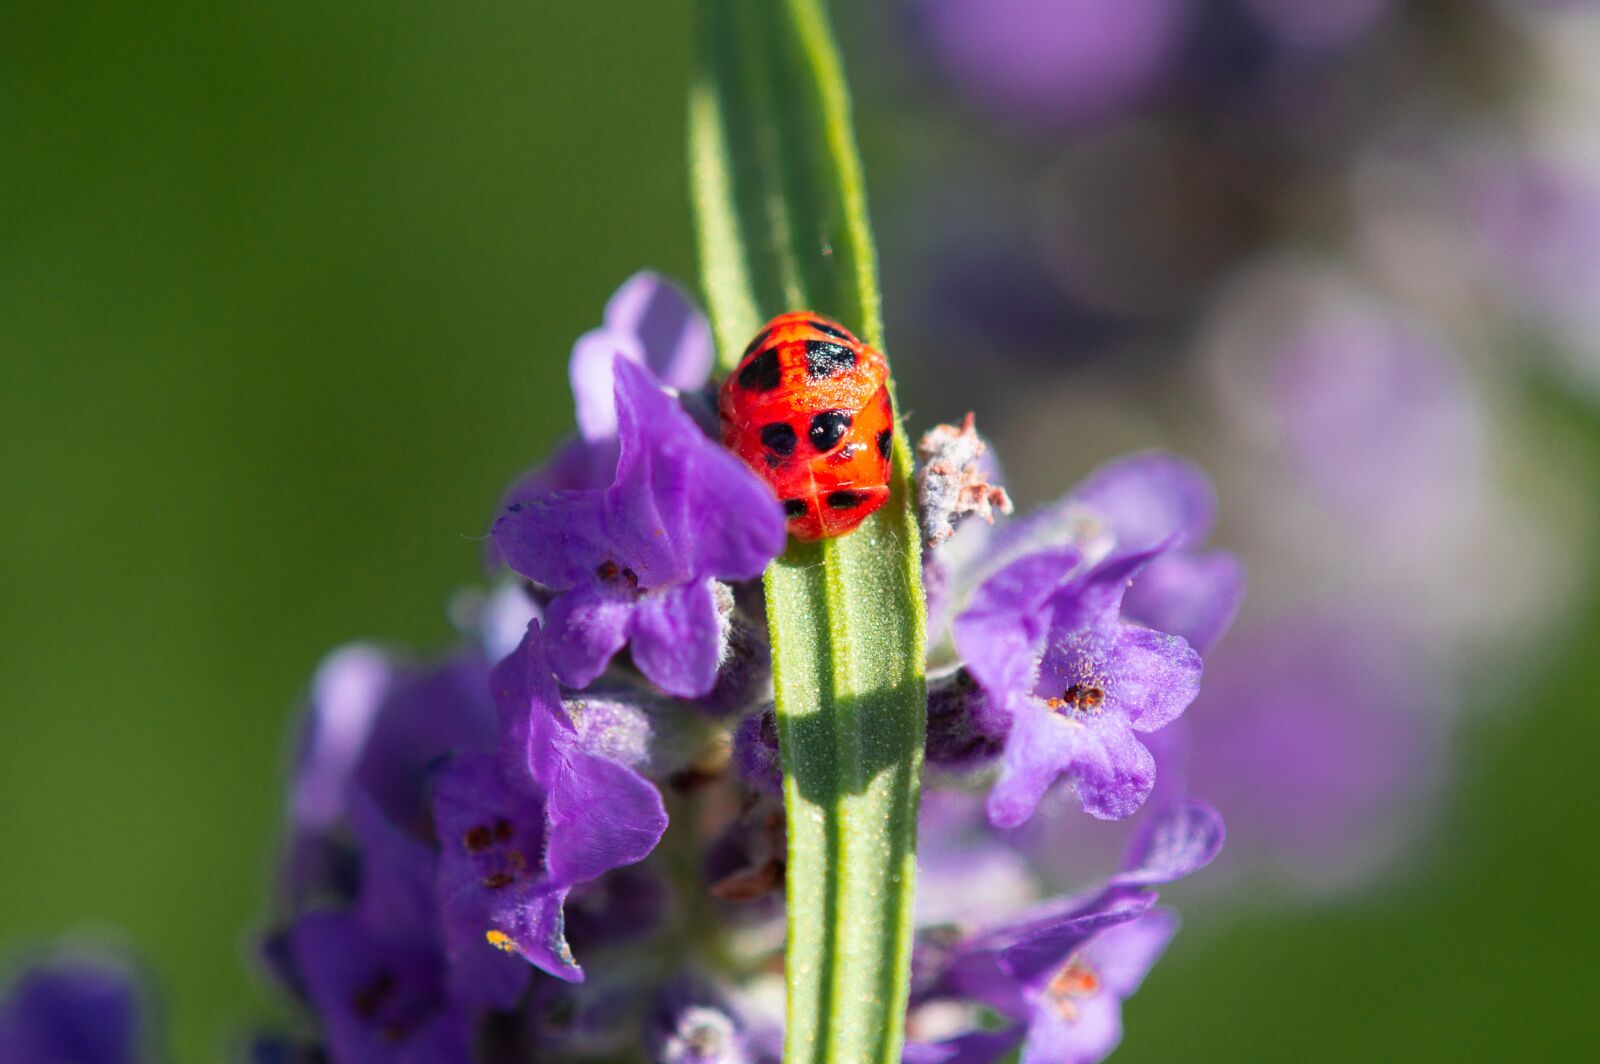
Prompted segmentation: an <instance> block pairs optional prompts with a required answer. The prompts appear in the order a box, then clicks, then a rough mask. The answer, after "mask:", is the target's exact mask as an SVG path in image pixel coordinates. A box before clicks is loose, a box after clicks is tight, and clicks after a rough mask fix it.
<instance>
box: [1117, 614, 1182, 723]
mask: <svg viewBox="0 0 1600 1064" xmlns="http://www.w3.org/2000/svg"><path fill="white" fill-rule="evenodd" d="M1106 668H1107V670H1108V671H1109V673H1110V675H1111V676H1113V677H1115V680H1114V681H1113V683H1112V684H1111V686H1110V687H1109V689H1108V690H1107V692H1106V697H1107V701H1108V704H1109V702H1110V701H1112V700H1114V701H1115V702H1116V703H1117V705H1119V706H1121V707H1122V708H1123V709H1124V710H1126V712H1127V715H1128V720H1129V721H1130V723H1132V725H1133V727H1134V728H1136V729H1137V730H1139V731H1144V732H1150V731H1155V730H1156V729H1158V728H1161V727H1163V726H1165V725H1167V724H1170V723H1172V721H1173V720H1175V719H1177V716H1178V714H1180V713H1182V712H1183V711H1184V710H1185V709H1187V708H1188V707H1189V704H1190V703H1191V702H1193V701H1194V700H1195V697H1196V696H1197V695H1199V693H1200V655H1199V654H1197V653H1195V650H1194V648H1193V647H1191V646H1190V645H1189V644H1188V643H1185V642H1184V641H1183V640H1182V639H1179V638H1178V637H1177V636H1175V635H1167V634H1166V633H1164V632H1157V631H1154V630H1152V629H1149V628H1144V627H1141V626H1140V625H1137V624H1123V625H1118V627H1117V633H1116V636H1115V637H1114V638H1113V639H1112V640H1111V643H1110V654H1109V657H1108V660H1107V662H1106Z"/></svg>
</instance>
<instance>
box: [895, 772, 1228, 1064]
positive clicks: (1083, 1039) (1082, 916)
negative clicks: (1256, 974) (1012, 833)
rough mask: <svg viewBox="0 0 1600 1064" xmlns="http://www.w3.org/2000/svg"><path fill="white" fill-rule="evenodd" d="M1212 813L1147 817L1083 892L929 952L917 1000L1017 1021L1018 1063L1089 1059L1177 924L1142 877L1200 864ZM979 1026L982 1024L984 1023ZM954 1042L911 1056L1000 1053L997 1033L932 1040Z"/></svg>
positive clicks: (1209, 839) (1099, 1051)
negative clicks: (1119, 865) (1105, 872)
mask: <svg viewBox="0 0 1600 1064" xmlns="http://www.w3.org/2000/svg"><path fill="white" fill-rule="evenodd" d="M1222 841H1223V827H1222V819H1221V817H1219V816H1218V815H1217V813H1216V811H1215V810H1213V809H1211V808H1210V807H1208V806H1205V805H1202V804H1200V803H1198V802H1190V803H1186V804H1184V805H1181V806H1179V807H1176V808H1174V809H1172V810H1170V811H1168V812H1166V813H1164V814H1162V815H1161V816H1158V817H1155V818H1153V819H1152V820H1151V821H1150V822H1149V823H1148V824H1147V825H1146V827H1145V829H1144V830H1143V831H1142V832H1141V833H1140V835H1139V837H1138V838H1137V839H1136V840H1135V842H1134V845H1133V847H1132V849H1131V850H1130V853H1129V857H1128V860H1127V861H1126V862H1125V864H1124V869H1123V871H1122V872H1120V873H1118V874H1117V875H1115V876H1112V877H1111V878H1110V879H1109V880H1108V881H1107V882H1106V883H1105V884H1104V885H1103V886H1102V887H1101V888H1100V889H1098V890H1097V891H1095V892H1094V893H1093V894H1091V895H1087V896H1079V897H1076V898H1067V899H1063V900H1061V901H1056V902H1050V903H1047V904H1045V905H1041V906H1039V907H1036V908H1034V909H1031V910H1029V911H1027V912H1025V913H1023V914H1021V915H1019V916H1017V917H1014V918H1012V919H1009V920H1007V921H1005V922H1004V923H1002V924H1000V925H999V926H997V927H994V928H991V929H989V930H986V931H983V932H980V933H978V934H976V935H972V936H968V937H966V938H965V939H963V940H961V941H960V942H958V943H956V944H955V945H954V946H952V947H948V948H945V949H943V950H941V951H940V954H941V956H940V966H941V969H942V970H941V971H940V972H939V974H938V975H937V977H936V978H935V979H934V980H933V981H932V982H931V984H930V985H929V986H928V987H927V988H925V989H924V990H923V991H922V995H921V996H922V998H923V999H924V1000H929V999H938V998H956V999H965V1000H971V1001H975V1002H979V1003H981V1004H983V1005H985V1006H987V1007H989V1008H990V1009H993V1010H994V1011H995V1012H997V1013H999V1014H1000V1016H1001V1017H1003V1018H1005V1019H1007V1020H1009V1021H1011V1022H1013V1023H1016V1024H1018V1025H1019V1026H1021V1027H1023V1028H1025V1030H1026V1037H1025V1041H1024V1044H1023V1049H1022V1057H1021V1060H1022V1061H1023V1062H1025V1064H1063V1062H1065V1064H1090V1062H1093V1061H1098V1060H1101V1059H1104V1057H1105V1056H1106V1055H1108V1054H1109V1053H1110V1052H1111V1051H1112V1050H1113V1049H1114V1048H1116V1045H1117V1043H1118V1042H1119V1041H1120V1040H1121V1037H1122V1024H1121V1003H1122V1000H1123V999H1124V998H1126V997H1128V996H1129V995H1131V994H1132V993H1133V992H1134V991H1135V990H1137V989H1138V987H1139V984H1140V982H1141V981H1142V980H1143V979H1144V975H1145V973H1146V972H1147V971H1149V969H1150V967H1151V966H1152V965H1153V964H1154V963H1155V961H1156V959H1157V958H1158V957H1159V956H1160V955H1161V952H1162V950H1163V949H1165V947H1166V944H1167V942H1168V940H1169V939H1170V938H1171V937H1172V935H1173V933H1174V932H1175V931H1176V930H1177V917H1176V916H1175V915H1173V914H1172V913H1170V912H1167V911H1166V910H1158V909H1152V908H1151V906H1152V905H1153V904H1154V903H1155V901H1156V895H1155V892H1154V891H1153V890H1152V889H1150V888H1152V887H1155V886H1158V885H1161V884H1165V883H1170V882H1172V881H1174V880H1177V879H1180V878H1182V877H1184V876H1186V875H1189V874H1190V873H1192V872H1194V871H1196V870H1198V869H1200V868H1202V867H1204V866H1205V865H1206V864H1208V863H1209V862H1210V861H1211V860H1212V858H1214V857H1215V856H1216V855H1217V853H1218V851H1219V850H1220V849H1221V848H1222ZM986 1034H987V1033H986ZM943 1044H944V1045H946V1046H951V1045H955V1046H957V1047H959V1048H960V1049H961V1053H960V1054H957V1055H948V1056H945V1057H940V1056H937V1055H934V1054H931V1053H929V1052H928V1050H927V1049H923V1048H919V1049H918V1051H917V1052H918V1054H920V1055H918V1056H917V1057H915V1058H914V1059H918V1060H924V1059H925V1060H940V1059H947V1060H957V1061H981V1060H992V1059H995V1057H992V1056H985V1055H983V1054H984V1053H986V1052H989V1051H991V1050H993V1051H998V1052H1003V1051H1004V1048H1005V1047H1004V1045H1003V1039H1002V1037H1001V1036H1000V1035H998V1034H993V1035H988V1036H987V1037H984V1038H975V1037H974V1036H973V1035H967V1036H965V1041H957V1040H952V1042H950V1043H943Z"/></svg>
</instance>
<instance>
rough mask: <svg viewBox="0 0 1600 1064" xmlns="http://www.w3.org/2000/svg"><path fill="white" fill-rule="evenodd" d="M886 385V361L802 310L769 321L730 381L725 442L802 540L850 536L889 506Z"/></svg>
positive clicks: (723, 404)
mask: <svg viewBox="0 0 1600 1064" xmlns="http://www.w3.org/2000/svg"><path fill="white" fill-rule="evenodd" d="M888 384H889V364H888V363H887V362H886V361H884V358H883V355H882V354H880V353H879V352H877V351H875V350H874V349H872V348H870V347H868V346H867V345H866V344H864V343H862V342H861V341H860V340H857V339H856V338H855V337H854V336H852V335H850V333H849V331H848V330H846V329H845V328H844V327H843V326H842V325H840V324H838V323H837V322H834V321H830V320H828V319H827V318H824V317H822V316H821V315H820V314H813V313H811V312H810V311H804V310H798V311H792V312H790V313H788V314H780V315H778V316H777V317H776V318H773V319H772V320H771V321H769V322H767V324H766V326H765V327H764V328H763V329H762V330H761V331H760V332H759V333H757V334H756V338H755V339H754V340H751V341H750V346H748V347H746V348H745V350H744V355H743V356H742V357H741V358H740V359H739V365H738V366H737V367H736V368H735V369H734V371H733V372H732V373H730V374H728V378H727V380H725V381H723V382H722V390H721V392H720V394H719V396H718V402H717V407H718V410H719V411H720V412H721V415H722V441H723V443H725V444H726V445H727V446H728V448H729V449H730V450H731V451H733V452H734V453H735V454H737V455H738V456H739V457H740V458H741V459H743V460H744V462H745V464H746V465H748V466H749V467H750V468H751V469H753V470H755V472H756V474H757V475H758V476H760V477H761V479H762V480H764V481H766V482H767V484H768V485H769V486H770V487H771V488H772V490H773V492H775V493H776V494H777V496H778V498H779V500H780V501H782V503H783V509H784V513H785V514H787V515H788V518H789V531H790V532H792V533H793V534H794V535H795V537H796V538H798V539H805V540H813V539H827V538H829V537H831V536H842V535H844V534H845V533H846V532H849V531H851V530H852V529H854V528H855V527H856V526H857V525H859V524H860V523H861V522H862V521H864V520H866V518H867V517H868V515H870V514H871V513H872V512H873V511H874V510H876V509H877V508H878V507H880V506H882V505H883V503H884V500H885V499H887V498H888V497H889V455H890V452H891V451H892V450H893V447H894V406H893V403H892V402H891V401H890V399H889V387H888Z"/></svg>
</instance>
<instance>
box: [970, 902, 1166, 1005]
mask: <svg viewBox="0 0 1600 1064" xmlns="http://www.w3.org/2000/svg"><path fill="white" fill-rule="evenodd" d="M1153 904H1155V895H1153V894H1147V893H1141V894H1118V893H1115V892H1113V893H1110V894H1107V895H1105V897H1104V901H1103V902H1101V901H1096V902H1094V903H1091V904H1090V905H1089V906H1086V907H1085V908H1084V909H1083V910H1080V911H1078V912H1075V913H1073V914H1072V915H1070V916H1067V917H1064V918H1063V919H1060V920H1058V921H1055V922H1052V923H1046V924H1037V923H1036V924H1034V925H1032V926H1030V927H1029V929H1028V932H1027V934H1026V935H1025V936H1024V937H1022V938H1021V939H1020V940H1019V941H1018V942H1016V943H1015V944H1013V945H1011V946H1008V947H1006V948H1005V949H1004V950H1002V951H1001V952H1000V955H999V967H1000V969H1001V970H1002V971H1003V972H1005V973H1006V974H1007V975H1009V976H1011V977H1012V978H1013V979H1016V980H1017V981H1019V982H1021V983H1025V984H1029V985H1036V984H1040V983H1043V982H1046V981H1048V980H1049V979H1050V977H1051V976H1052V975H1054V974H1055V973H1056V972H1057V971H1058V970H1059V969H1060V968H1061V966H1062V965H1063V964H1065V963H1066V962H1067V959H1068V958H1069V957H1071V956H1072V955H1073V954H1074V953H1076V952H1077V951H1078V950H1079V949H1081V948H1082V947H1083V945H1084V943H1086V942H1088V941H1089V940H1090V939H1094V938H1095V937H1096V936H1097V935H1100V934H1102V933H1103V932H1105V931H1106V930H1107V929H1108V928H1112V927H1115V926H1117V925H1118V924H1123V923H1127V922H1128V921H1129V920H1133V919H1137V918H1138V916H1139V915H1140V914H1141V913H1143V912H1144V911H1145V910H1147V909H1149V908H1150V906H1151V905H1153Z"/></svg>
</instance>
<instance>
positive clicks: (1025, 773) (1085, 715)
mask: <svg viewBox="0 0 1600 1064" xmlns="http://www.w3.org/2000/svg"><path fill="white" fill-rule="evenodd" d="M1156 553H1159V550H1152V549H1142V550H1134V551H1127V552H1114V553H1113V554H1111V555H1110V556H1108V557H1107V558H1106V559H1105V560H1103V561H1101V562H1099V563H1097V564H1093V565H1088V564H1084V563H1083V561H1082V558H1081V555H1080V554H1079V552H1078V551H1077V549H1076V548H1074V547H1064V548H1059V549H1057V550H1054V551H1042V552H1039V553H1037V554H1033V555H1029V556H1028V557H1025V558H1023V559H1022V560H1020V561H1017V562H1013V563H1012V564H1011V565H1009V566H1007V567H1006V568H1005V569H1003V570H1001V571H1000V572H999V573H997V574H996V575H995V576H993V577H991V578H990V579H989V580H988V581H986V582H985V583H984V585H983V586H982V587H981V588H979V590H978V593H977V595H976V596H974V599H973V602H972V605H971V606H970V607H969V608H968V609H967V611H966V612H965V613H963V614H962V615H961V616H960V617H959V618H957V620H956V645H957V647H959V648H960V650H961V653H962V656H963V657H964V658H965V659H966V661H967V667H968V668H969V669H970V670H971V671H972V674H973V675H974V676H975V677H977V679H978V682H979V683H981V684H982V685H983V687H984V688H985V690H986V691H987V692H988V693H989V694H990V696H991V697H994V698H996V699H998V700H1000V702H1001V704H1002V705H1003V706H1004V707H1005V709H1006V710H1007V711H1009V712H1010V714H1011V717H1012V725H1011V734H1010V735H1009V736H1008V738H1007V740H1006V748H1005V755H1004V757H1003V766H1002V770H1001V775H1000V779H999V781H998V782H997V783H996V784H995V786H994V789H993V790H992V791H991V792H990V795H989V818H990V820H991V821H993V822H994V823H995V824H996V825H997V826H1000V827H1015V826H1016V825H1018V824H1020V823H1022V822H1023V821H1025V820H1027V819H1028V817H1029V816H1031V815H1032V814H1033V811H1034V809H1035V808H1036V807H1037V806H1038V804H1039V800H1040V799H1041V798H1042V797H1043V796H1044V793H1045V791H1046V790H1047V789H1048V788H1049V787H1050V785H1051V784H1052V783H1054V782H1055V780H1056V778H1057V777H1058V776H1060V775H1063V774H1065V775H1067V776H1068V777H1069V778H1070V779H1071V781H1072V785H1073V789H1074V790H1075V792H1076V793H1077V795H1078V798H1079V800H1080V801H1081V802H1082V804H1083V808H1084V811H1085V812H1088V813H1090V814H1092V815H1094V816H1097V817H1100V818H1101V819H1105V820H1115V819H1120V818H1122V817H1125V816H1129V815H1131V814H1132V813H1133V812H1134V811H1136V810H1137V809H1138V808H1139V806H1140V805H1142V804H1143V802H1144V800H1145V798H1147V797H1148V796H1149V794H1150V790H1151V788H1152V787H1153V786H1154V784H1155V761H1154V759H1153V758H1152V757H1151V756H1150V752H1149V750H1147V749H1146V748H1145V747H1144V745H1143V744H1142V743H1140V742H1139V740H1138V738H1137V737H1136V733H1137V732H1150V731H1155V730H1156V729H1158V728H1161V727H1164V726H1165V725H1167V724H1169V723H1171V721H1172V720H1174V719H1175V718H1176V717H1177V716H1178V714H1180V713H1182V712H1183V710H1184V708H1185V707H1186V706H1188V704H1189V703H1190V702H1192V701H1194V698H1195V695H1197V694H1198V693H1199V690H1200V655H1199V654H1197V653H1196V652H1195V651H1194V649H1193V648H1192V647H1190V646H1189V645H1188V644H1187V643H1185V642H1184V641H1183V640H1182V639H1181V638H1179V637H1178V636H1173V635H1166V634H1164V633H1161V632H1157V631H1155V630H1153V629H1150V628H1145V627H1143V626H1142V625H1135V624H1130V623H1128V622H1126V621H1123V620H1122V619H1121V606H1122V599H1123V595H1124V594H1125V593H1126V591H1127V586H1128V582H1129V581H1130V580H1132V579H1133V578H1134V577H1135V576H1137V575H1138V573H1139V571H1140V570H1141V569H1143V568H1144V566H1145V565H1146V564H1147V563H1148V562H1149V561H1150V559H1151V558H1152V557H1154V556H1155V554H1156ZM1063 572H1067V573H1070V574H1071V575H1070V576H1069V577H1068V578H1067V579H1066V580H1065V582H1064V583H1063V582H1061V574H1062V573H1063Z"/></svg>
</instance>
